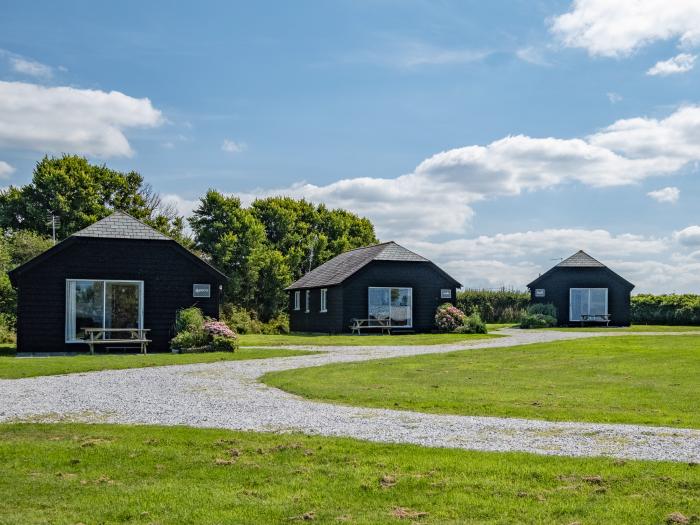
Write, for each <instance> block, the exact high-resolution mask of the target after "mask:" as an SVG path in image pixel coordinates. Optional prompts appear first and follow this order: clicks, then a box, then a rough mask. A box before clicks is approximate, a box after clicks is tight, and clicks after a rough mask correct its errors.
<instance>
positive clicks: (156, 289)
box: [10, 211, 226, 353]
mask: <svg viewBox="0 0 700 525" xmlns="http://www.w3.org/2000/svg"><path fill="white" fill-rule="evenodd" d="M10 280H11V282H12V285H13V286H14V287H15V288H16V289H17V351H18V352H22V353H24V352H29V353H45V352H67V353H76V352H86V351H87V350H88V346H87V345H86V344H85V342H84V340H83V338H84V337H85V333H84V331H83V329H84V328H142V329H148V330H150V332H148V334H147V337H148V338H149V339H150V340H151V343H150V344H149V345H148V351H149V352H150V351H156V352H165V351H169V342H170V339H171V338H172V336H173V335H174V334H173V326H174V322H175V315H176V312H177V310H178V309H180V308H186V307H189V306H197V307H199V308H201V309H202V312H203V313H204V315H206V316H209V317H213V318H216V317H218V316H219V303H220V294H221V287H222V286H223V284H224V283H225V281H226V276H225V275H224V274H222V273H221V272H219V271H218V270H216V269H215V268H213V267H212V266H210V265H209V264H208V263H207V262H205V261H204V260H202V259H200V258H199V257H197V256H196V255H194V254H193V253H192V252H190V251H189V250H187V249H186V248H185V247H183V246H182V245H180V244H179V243H178V242H176V241H174V240H173V239H171V238H169V237H167V236H165V235H163V234H162V233H160V232H159V231H157V230H155V229H153V228H151V227H150V226H148V225H146V224H144V223H143V222H141V221H139V220H137V219H135V218H133V217H131V216H130V215H127V214H126V213H123V212H119V211H117V212H114V213H112V214H111V215H109V216H108V217H106V218H104V219H102V220H100V221H98V222H96V223H94V224H92V225H90V226H88V227H87V228H85V229H83V230H80V231H78V232H76V233H74V234H73V235H71V236H70V237H68V238H66V239H65V240H63V241H62V242H60V243H58V244H56V245H55V246H53V247H52V248H50V249H49V250H47V251H45V252H44V253H42V254H41V255H39V256H37V257H35V258H34V259H32V260H30V261H28V262H27V263H25V264H23V265H22V266H19V267H18V268H16V269H14V270H13V271H12V272H10ZM118 337H119V338H121V339H123V338H124V337H125V336H124V334H120V335H119V336H115V337H112V338H113V339H116V338H118ZM114 346H115V347H117V346H119V347H124V346H125V345H116V344H115V345H114ZM99 349H100V350H101V351H110V350H112V348H111V347H110V346H109V344H102V345H100V346H99Z"/></svg>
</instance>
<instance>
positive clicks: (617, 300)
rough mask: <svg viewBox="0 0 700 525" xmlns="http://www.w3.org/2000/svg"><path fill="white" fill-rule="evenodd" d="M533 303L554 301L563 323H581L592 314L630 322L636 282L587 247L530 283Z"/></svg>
mask: <svg viewBox="0 0 700 525" xmlns="http://www.w3.org/2000/svg"><path fill="white" fill-rule="evenodd" d="M527 287H528V288H529V289H530V299H531V301H532V302H533V303H551V304H553V305H554V306H555V307H556V309H557V321H558V324H559V325H560V326H566V325H577V326H580V325H581V324H583V323H582V321H584V319H586V318H587V317H588V319H590V320H592V321H594V322H595V321H598V322H600V321H602V320H603V319H604V318H605V317H606V316H609V321H610V324H611V325H612V326H628V325H629V324H630V293H631V292H632V289H633V288H634V285H633V284H632V283H630V282H629V281H627V280H626V279H624V278H623V277H621V276H620V275H618V274H616V273H615V272H613V271H612V270H611V269H610V268H608V267H607V266H605V265H604V264H603V263H601V262H600V261H597V260H595V259H594V258H593V257H591V256H590V255H588V254H587V253H586V252H584V251H583V250H580V251H578V252H576V253H575V254H573V255H572V256H571V257H569V258H568V259H564V260H563V261H562V262H560V263H559V264H557V265H556V266H555V267H554V268H552V269H550V270H549V271H547V272H545V273H543V274H542V275H540V276H539V277H538V278H537V279H535V280H534V281H532V282H531V283H530V284H528V285H527Z"/></svg>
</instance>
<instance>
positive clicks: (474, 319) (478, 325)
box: [455, 312, 488, 334]
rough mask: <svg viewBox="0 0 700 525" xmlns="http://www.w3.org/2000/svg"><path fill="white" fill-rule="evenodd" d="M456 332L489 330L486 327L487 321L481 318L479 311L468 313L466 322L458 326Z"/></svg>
mask: <svg viewBox="0 0 700 525" xmlns="http://www.w3.org/2000/svg"><path fill="white" fill-rule="evenodd" d="M455 333H458V334H486V333H488V330H487V329H486V323H484V321H482V320H481V317H480V316H479V314H478V313H477V312H474V313H473V314H471V315H468V316H466V317H465V318H464V324H463V325H462V326H458V327H457V328H456V329H455Z"/></svg>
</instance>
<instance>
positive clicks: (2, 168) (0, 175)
mask: <svg viewBox="0 0 700 525" xmlns="http://www.w3.org/2000/svg"><path fill="white" fill-rule="evenodd" d="M14 171H15V168H13V167H12V166H10V165H9V164H8V163H7V162H5V161H4V160H0V179H6V178H7V177H9V176H10V174H11V173H13V172H14Z"/></svg>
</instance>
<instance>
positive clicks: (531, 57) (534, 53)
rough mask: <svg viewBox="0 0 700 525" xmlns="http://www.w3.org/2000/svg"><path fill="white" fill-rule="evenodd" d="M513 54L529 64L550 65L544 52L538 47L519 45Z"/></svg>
mask: <svg viewBox="0 0 700 525" xmlns="http://www.w3.org/2000/svg"><path fill="white" fill-rule="evenodd" d="M515 56H517V57H518V58H519V59H520V60H522V61H523V62H528V63H530V64H535V65H536V66H551V65H552V64H551V62H549V61H548V60H547V59H546V58H545V56H544V53H543V52H542V50H541V49H540V48H537V47H533V46H528V47H521V48H520V49H518V50H516V51H515Z"/></svg>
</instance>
